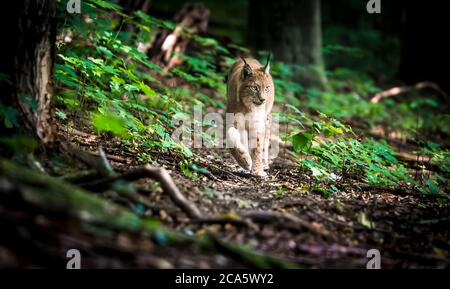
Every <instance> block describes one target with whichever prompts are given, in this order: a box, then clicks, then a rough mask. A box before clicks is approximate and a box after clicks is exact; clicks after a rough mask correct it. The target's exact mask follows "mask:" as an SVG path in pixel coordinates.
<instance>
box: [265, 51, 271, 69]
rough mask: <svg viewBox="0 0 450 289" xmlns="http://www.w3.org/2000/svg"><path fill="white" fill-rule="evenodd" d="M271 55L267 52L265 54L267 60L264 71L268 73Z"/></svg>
mask: <svg viewBox="0 0 450 289" xmlns="http://www.w3.org/2000/svg"><path fill="white" fill-rule="evenodd" d="M271 57H272V53H270V52H269V55H268V56H267V62H266V65H264V73H265V74H269V70H270V58H271Z"/></svg>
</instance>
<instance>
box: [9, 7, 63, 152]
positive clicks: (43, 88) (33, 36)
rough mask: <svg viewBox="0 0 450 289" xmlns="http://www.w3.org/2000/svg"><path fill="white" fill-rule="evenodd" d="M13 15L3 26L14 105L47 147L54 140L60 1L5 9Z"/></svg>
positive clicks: (30, 129) (32, 132) (26, 124)
mask: <svg viewBox="0 0 450 289" xmlns="http://www.w3.org/2000/svg"><path fill="white" fill-rule="evenodd" d="M5 13H7V14H8V15H3V16H5V18H9V17H7V16H13V18H10V19H9V20H8V22H6V20H5V19H4V21H5V24H6V26H3V25H2V27H3V29H4V30H7V31H6V32H5V35H6V37H8V39H6V41H5V42H6V43H5V48H6V51H7V54H6V55H4V56H3V58H9V59H7V60H6V61H5V64H6V65H5V69H6V73H7V74H9V77H10V81H11V88H10V90H9V92H10V94H11V96H12V98H11V99H12V101H11V103H13V104H14V105H16V107H17V108H18V110H19V111H20V113H21V121H22V124H23V125H24V126H25V127H26V128H27V129H28V131H29V132H30V133H31V134H33V135H35V136H37V137H38V138H39V139H40V140H41V141H42V143H43V144H44V145H49V144H51V143H52V142H53V141H54V137H55V128H54V127H53V125H52V120H51V113H50V102H51V98H52V85H51V79H52V70H53V57H54V44H55V37H56V25H55V21H56V19H55V14H56V1H53V0H38V1H36V0H23V1H18V2H16V3H14V4H13V7H12V8H11V9H5Z"/></svg>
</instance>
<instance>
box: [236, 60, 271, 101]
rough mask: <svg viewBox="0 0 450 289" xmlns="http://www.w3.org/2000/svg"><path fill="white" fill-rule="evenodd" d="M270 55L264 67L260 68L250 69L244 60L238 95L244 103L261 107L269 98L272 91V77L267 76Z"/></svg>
mask: <svg viewBox="0 0 450 289" xmlns="http://www.w3.org/2000/svg"><path fill="white" fill-rule="evenodd" d="M270 56H271V55H270V53H269V56H268V57H267V62H266V65H264V66H261V67H260V68H257V69H255V68H252V67H251V66H250V65H249V64H248V63H247V62H246V61H245V59H244V58H242V61H243V62H244V67H243V68H242V72H241V86H240V89H239V95H240V97H241V98H242V100H243V101H244V102H249V103H251V104H256V105H261V104H263V103H264V102H265V101H266V99H267V98H268V97H269V95H270V93H271V91H272V90H273V87H272V86H273V82H272V77H271V76H270V74H269V70H270Z"/></svg>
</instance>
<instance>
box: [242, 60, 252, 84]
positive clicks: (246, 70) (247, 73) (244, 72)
mask: <svg viewBox="0 0 450 289" xmlns="http://www.w3.org/2000/svg"><path fill="white" fill-rule="evenodd" d="M241 59H242V61H244V63H245V64H244V68H243V69H242V76H243V77H244V79H246V78H248V77H250V76H251V75H252V74H253V71H252V68H251V67H250V65H248V63H247V61H245V58H244V57H241Z"/></svg>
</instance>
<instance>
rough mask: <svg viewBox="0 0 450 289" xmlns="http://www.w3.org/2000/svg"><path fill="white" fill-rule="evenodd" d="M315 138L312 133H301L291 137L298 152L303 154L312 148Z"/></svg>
mask: <svg viewBox="0 0 450 289" xmlns="http://www.w3.org/2000/svg"><path fill="white" fill-rule="evenodd" d="M313 138H314V135H312V134H310V133H307V132H299V133H297V134H295V135H293V136H292V137H291V142H292V145H293V146H294V149H295V150H296V151H297V152H303V151H304V150H305V149H307V148H309V147H310V146H311V144H312V140H313Z"/></svg>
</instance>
